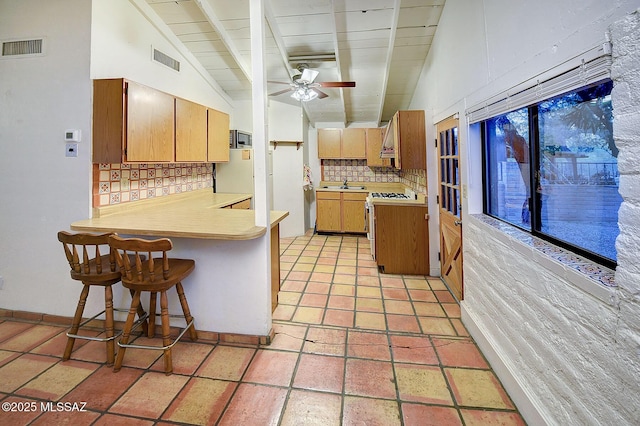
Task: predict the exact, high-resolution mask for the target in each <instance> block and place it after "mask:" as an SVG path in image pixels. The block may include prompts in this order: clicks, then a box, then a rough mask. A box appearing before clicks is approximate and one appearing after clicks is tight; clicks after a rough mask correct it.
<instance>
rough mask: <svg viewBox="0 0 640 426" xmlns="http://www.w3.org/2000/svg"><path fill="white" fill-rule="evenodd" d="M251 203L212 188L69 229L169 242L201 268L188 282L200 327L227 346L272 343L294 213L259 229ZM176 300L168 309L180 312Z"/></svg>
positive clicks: (98, 215)
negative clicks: (283, 245)
mask: <svg viewBox="0 0 640 426" xmlns="http://www.w3.org/2000/svg"><path fill="white" fill-rule="evenodd" d="M250 199H251V194H220V193H217V194H216V193H213V192H212V190H211V188H208V189H203V190H197V191H192V192H187V193H181V194H173V195H168V196H163V197H158V198H154V199H148V200H142V201H135V202H129V203H124V204H121V205H113V206H106V207H100V208H95V209H94V211H93V217H92V218H90V219H83V220H78V221H75V222H73V223H72V224H71V229H72V230H74V231H82V232H115V233H118V234H120V235H121V236H125V237H129V236H133V237H142V238H163V237H166V238H170V239H171V241H172V243H173V249H172V250H171V252H169V255H170V256H171V257H175V258H183V259H193V260H195V262H196V267H195V269H194V271H193V272H192V273H191V275H189V277H187V278H186V279H185V280H184V283H183V284H184V290H185V293H186V294H187V298H188V300H189V305H190V307H191V313H192V314H193V316H194V318H195V325H196V329H198V331H207V332H212V333H218V335H219V338H220V339H221V340H225V339H226V338H229V339H238V338H240V339H241V340H239V341H245V338H244V337H239V336H251V338H254V337H259V338H267V339H268V336H270V333H271V312H272V310H273V309H274V308H275V306H276V304H277V295H278V291H279V289H280V247H279V231H280V229H279V228H280V226H279V223H280V222H281V221H282V220H283V219H284V218H285V217H287V215H288V214H289V213H288V212H286V211H272V212H271V221H270V225H271V226H270V229H267V227H265V226H256V225H255V211H254V210H249V209H247V207H248V204H249V203H248V200H250ZM267 231H269V232H268V233H267ZM116 292H117V293H116ZM172 296H175V295H172V294H170V295H169V311H170V312H180V304H179V301H178V300H177V297H173V298H172ZM129 301H130V297H129V295H128V294H124V293H123V291H122V288H120V287H118V288H114V303H118V302H119V304H120V305H126V304H127V303H129ZM172 325H175V326H184V325H183V324H180V322H177V323H176V324H174V323H173V320H172ZM263 341H264V340H263Z"/></svg>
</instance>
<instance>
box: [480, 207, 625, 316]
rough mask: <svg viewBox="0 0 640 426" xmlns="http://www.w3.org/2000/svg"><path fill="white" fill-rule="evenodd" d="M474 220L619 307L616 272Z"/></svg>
mask: <svg viewBox="0 0 640 426" xmlns="http://www.w3.org/2000/svg"><path fill="white" fill-rule="evenodd" d="M471 217H472V218H474V219H476V220H477V221H478V222H480V224H482V225H484V226H486V227H489V228H491V229H493V230H494V231H498V232H496V233H495V235H496V238H498V239H499V240H501V241H502V242H504V243H505V244H508V245H510V246H511V247H513V248H514V249H515V250H517V251H519V252H521V253H522V254H523V255H529V256H531V258H532V259H533V260H534V261H535V262H537V263H539V264H541V265H542V266H544V267H545V268H547V269H549V270H550V271H552V272H554V273H556V274H558V275H559V276H561V277H563V278H565V279H566V280H567V281H569V282H570V283H571V284H573V285H575V286H576V287H578V288H580V289H581V290H583V291H585V292H586V293H588V294H590V295H592V296H593V297H596V298H597V299H599V300H601V301H603V302H605V303H607V304H609V305H612V306H613V305H615V300H616V294H615V290H616V288H617V286H616V283H615V271H613V270H611V269H609V268H607V267H605V266H602V265H599V264H597V263H594V262H592V261H590V260H588V259H585V258H583V257H580V256H578V255H576V254H575V253H572V252H570V251H568V250H565V249H563V248H560V247H558V246H555V245H553V244H551V243H549V242H547V241H544V240H542V239H540V238H537V237H534V236H533V235H531V234H529V233H527V232H525V231H523V230H521V229H518V228H516V227H515V226H512V225H509V224H508V223H505V222H502V221H500V220H497V219H494V218H493V217H491V216H487V215H485V214H472V215H471ZM514 242H515V244H514Z"/></svg>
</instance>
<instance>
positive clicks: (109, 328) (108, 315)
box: [104, 285, 116, 367]
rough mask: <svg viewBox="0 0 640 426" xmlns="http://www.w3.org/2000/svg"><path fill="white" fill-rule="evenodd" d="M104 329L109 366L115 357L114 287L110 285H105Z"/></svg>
mask: <svg viewBox="0 0 640 426" xmlns="http://www.w3.org/2000/svg"><path fill="white" fill-rule="evenodd" d="M104 318H105V319H104V331H105V334H106V337H107V339H109V340H107V366H109V367H111V366H112V365H113V360H114V358H115V352H116V351H115V349H116V348H115V342H114V339H113V289H112V288H111V286H110V285H107V286H105V287H104Z"/></svg>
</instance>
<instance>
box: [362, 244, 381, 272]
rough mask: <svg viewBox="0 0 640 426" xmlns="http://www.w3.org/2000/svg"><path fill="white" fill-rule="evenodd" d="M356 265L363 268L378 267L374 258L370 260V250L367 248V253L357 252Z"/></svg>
mask: <svg viewBox="0 0 640 426" xmlns="http://www.w3.org/2000/svg"><path fill="white" fill-rule="evenodd" d="M358 266H362V267H364V268H376V269H377V268H378V264H377V263H376V261H375V260H371V250H370V249H367V253H364V254H361V253H359V254H358Z"/></svg>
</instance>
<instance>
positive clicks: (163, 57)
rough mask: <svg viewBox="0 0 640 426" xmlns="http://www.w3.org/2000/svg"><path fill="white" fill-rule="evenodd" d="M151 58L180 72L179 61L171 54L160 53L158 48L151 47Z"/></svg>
mask: <svg viewBox="0 0 640 426" xmlns="http://www.w3.org/2000/svg"><path fill="white" fill-rule="evenodd" d="M153 60H154V61H156V62H159V63H161V64H162V65H165V66H167V67H169V68H171V69H173V70H175V71H178V72H180V61H178V60H176V59H173V58H172V57H171V56H169V55H167V54H166V53H162V52H161V51H159V50H158V49H153Z"/></svg>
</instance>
